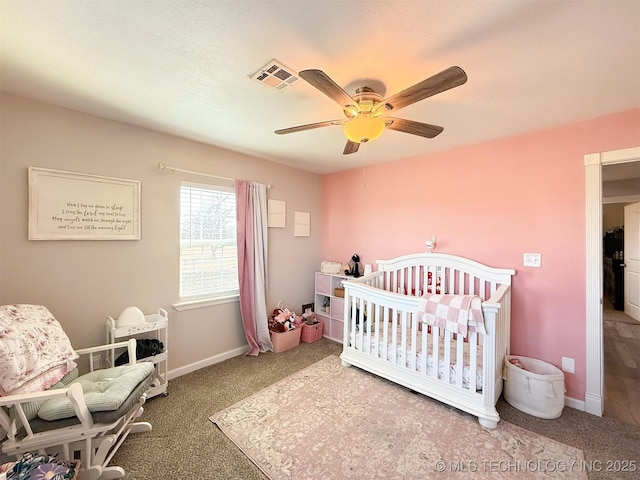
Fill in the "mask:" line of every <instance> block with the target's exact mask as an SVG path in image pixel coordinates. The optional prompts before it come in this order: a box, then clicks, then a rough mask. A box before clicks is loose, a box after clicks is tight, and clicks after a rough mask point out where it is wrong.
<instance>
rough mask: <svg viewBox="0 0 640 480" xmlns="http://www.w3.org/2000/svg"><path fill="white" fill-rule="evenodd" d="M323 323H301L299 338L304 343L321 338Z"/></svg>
mask: <svg viewBox="0 0 640 480" xmlns="http://www.w3.org/2000/svg"><path fill="white" fill-rule="evenodd" d="M323 325H324V324H323V323H322V322H318V323H316V324H314V325H303V326H302V335H301V336H300V340H302V341H303V342H305V343H312V342H315V341H316V340H320V339H321V338H322V326H323Z"/></svg>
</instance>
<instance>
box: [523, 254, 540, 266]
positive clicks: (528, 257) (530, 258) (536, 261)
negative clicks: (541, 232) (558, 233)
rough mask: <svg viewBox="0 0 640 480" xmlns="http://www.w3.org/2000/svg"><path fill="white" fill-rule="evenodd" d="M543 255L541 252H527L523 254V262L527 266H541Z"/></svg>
mask: <svg viewBox="0 0 640 480" xmlns="http://www.w3.org/2000/svg"><path fill="white" fill-rule="evenodd" d="M541 262H542V255H540V254H539V253H525V254H524V255H523V260H522V264H523V265H524V266H525V267H540V264H541Z"/></svg>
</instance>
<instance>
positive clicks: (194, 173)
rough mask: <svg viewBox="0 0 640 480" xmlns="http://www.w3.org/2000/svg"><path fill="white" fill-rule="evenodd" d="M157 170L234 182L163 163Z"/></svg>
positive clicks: (233, 179) (231, 179) (233, 180)
mask: <svg viewBox="0 0 640 480" xmlns="http://www.w3.org/2000/svg"><path fill="white" fill-rule="evenodd" d="M158 169H159V170H171V171H172V172H181V173H190V174H191V175H199V176H201V177H210V178H217V179H218V180H227V181H229V182H235V181H236V179H235V178H229V177H221V176H220V175H212V174H210V173H203V172H195V171H193V170H185V169H183V168H177V167H170V166H169V165H165V164H164V163H158ZM267 188H271V185H267Z"/></svg>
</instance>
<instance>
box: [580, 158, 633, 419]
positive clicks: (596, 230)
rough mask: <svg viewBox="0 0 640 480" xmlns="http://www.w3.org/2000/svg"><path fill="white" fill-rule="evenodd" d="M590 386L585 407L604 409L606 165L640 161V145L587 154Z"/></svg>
mask: <svg viewBox="0 0 640 480" xmlns="http://www.w3.org/2000/svg"><path fill="white" fill-rule="evenodd" d="M584 161H585V181H586V374H587V376H586V389H585V411H587V412H589V413H592V414H595V415H602V414H603V412H604V400H605V399H604V346H603V343H604V341H603V339H604V332H603V300H604V298H603V262H604V257H603V243H602V240H603V226H602V221H603V216H602V212H603V208H602V207H603V194H602V192H603V184H602V178H603V167H605V166H607V165H617V164H626V163H631V162H638V161H640V147H635V148H627V149H624V150H616V151H612V152H600V153H594V154H589V155H585V158H584Z"/></svg>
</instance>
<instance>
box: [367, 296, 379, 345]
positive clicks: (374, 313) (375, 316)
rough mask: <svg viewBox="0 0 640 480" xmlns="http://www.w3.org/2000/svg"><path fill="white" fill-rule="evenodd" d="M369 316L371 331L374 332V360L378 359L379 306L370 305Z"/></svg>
mask: <svg viewBox="0 0 640 480" xmlns="http://www.w3.org/2000/svg"><path fill="white" fill-rule="evenodd" d="M369 316H370V320H369V321H370V322H371V324H372V325H373V331H374V332H375V334H374V341H375V343H374V345H373V356H374V357H376V358H379V357H380V305H377V304H375V305H372V306H371V313H370V314H369Z"/></svg>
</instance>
